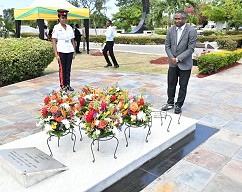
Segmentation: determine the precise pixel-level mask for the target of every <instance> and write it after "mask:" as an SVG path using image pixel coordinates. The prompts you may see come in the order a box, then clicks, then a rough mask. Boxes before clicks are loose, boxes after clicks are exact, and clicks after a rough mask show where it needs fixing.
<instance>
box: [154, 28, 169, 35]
mask: <svg viewBox="0 0 242 192" xmlns="http://www.w3.org/2000/svg"><path fill="white" fill-rule="evenodd" d="M166 33H167V30H165V29H162V30H155V34H157V35H166Z"/></svg>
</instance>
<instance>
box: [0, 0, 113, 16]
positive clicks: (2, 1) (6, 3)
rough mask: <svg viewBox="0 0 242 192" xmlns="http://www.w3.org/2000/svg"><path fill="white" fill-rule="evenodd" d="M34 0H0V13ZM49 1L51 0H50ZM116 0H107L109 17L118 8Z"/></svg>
mask: <svg viewBox="0 0 242 192" xmlns="http://www.w3.org/2000/svg"><path fill="white" fill-rule="evenodd" d="M33 1H34V0H0V15H1V14H2V10H3V9H9V8H24V7H28V6H29V5H31V3H32V2H33ZM50 1H51V0H50ZM115 3H116V0H109V1H108V2H107V4H106V6H107V16H108V17H109V18H110V19H111V18H112V16H111V15H112V14H113V13H116V12H118V8H117V7H116V6H115Z"/></svg>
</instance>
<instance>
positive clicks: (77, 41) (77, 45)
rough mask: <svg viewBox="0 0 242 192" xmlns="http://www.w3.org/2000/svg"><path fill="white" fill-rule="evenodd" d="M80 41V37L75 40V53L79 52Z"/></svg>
mask: <svg viewBox="0 0 242 192" xmlns="http://www.w3.org/2000/svg"><path fill="white" fill-rule="evenodd" d="M80 41H81V39H79V40H76V53H79V52H80V51H79V48H80Z"/></svg>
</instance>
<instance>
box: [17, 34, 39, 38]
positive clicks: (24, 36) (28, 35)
mask: <svg viewBox="0 0 242 192" xmlns="http://www.w3.org/2000/svg"><path fill="white" fill-rule="evenodd" d="M21 37H23V38H26V37H37V38H39V34H37V33H21Z"/></svg>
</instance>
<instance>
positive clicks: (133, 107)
mask: <svg viewBox="0 0 242 192" xmlns="http://www.w3.org/2000/svg"><path fill="white" fill-rule="evenodd" d="M129 107H130V113H131V114H132V115H136V114H137V113H138V109H139V106H138V104H137V103H136V102H133V103H131V104H130V106H129Z"/></svg>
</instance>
